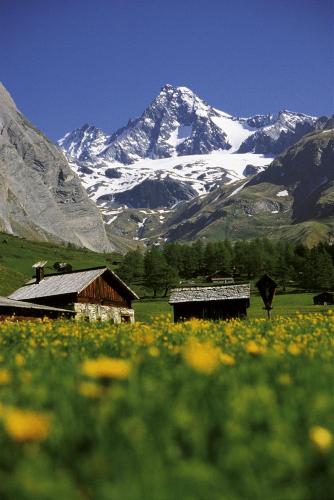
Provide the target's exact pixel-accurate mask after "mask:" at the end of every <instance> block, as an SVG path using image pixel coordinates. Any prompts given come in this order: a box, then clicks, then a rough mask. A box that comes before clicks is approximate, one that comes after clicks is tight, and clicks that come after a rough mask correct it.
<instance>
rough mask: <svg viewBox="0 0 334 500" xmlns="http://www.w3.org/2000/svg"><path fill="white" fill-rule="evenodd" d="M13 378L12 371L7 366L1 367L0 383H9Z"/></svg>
mask: <svg viewBox="0 0 334 500" xmlns="http://www.w3.org/2000/svg"><path fill="white" fill-rule="evenodd" d="M11 379H12V376H11V374H10V372H9V371H8V370H7V369H6V368H0V385H6V384H8V383H9V382H10V381H11Z"/></svg>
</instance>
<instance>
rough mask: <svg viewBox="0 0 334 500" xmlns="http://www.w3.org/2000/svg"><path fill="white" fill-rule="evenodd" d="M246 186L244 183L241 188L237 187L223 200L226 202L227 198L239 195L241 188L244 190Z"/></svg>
mask: <svg viewBox="0 0 334 500" xmlns="http://www.w3.org/2000/svg"><path fill="white" fill-rule="evenodd" d="M246 184H247V182H244V184H242V185H241V186H239V187H237V189H235V190H234V191H232V193H231V194H229V195H228V196H226V198H225V199H226V200H227V199H228V198H232V196H234V195H236V194H237V193H239V192H240V191H241V190H242V188H244V187H245V186H246Z"/></svg>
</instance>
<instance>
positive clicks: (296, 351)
mask: <svg viewBox="0 0 334 500" xmlns="http://www.w3.org/2000/svg"><path fill="white" fill-rule="evenodd" d="M288 351H289V353H290V354H292V355H293V356H298V354H299V353H300V349H299V347H298V346H297V344H290V345H289V347H288Z"/></svg>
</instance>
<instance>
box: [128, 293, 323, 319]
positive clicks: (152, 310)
mask: <svg viewBox="0 0 334 500" xmlns="http://www.w3.org/2000/svg"><path fill="white" fill-rule="evenodd" d="M314 295H315V293H287V294H284V295H283V294H282V295H276V296H275V298H274V301H273V310H272V311H271V317H272V318H275V317H278V316H295V315H296V314H297V313H303V314H308V313H310V314H312V313H315V312H316V313H319V312H326V311H327V310H328V309H330V306H314V305H313V296H314ZM133 307H134V309H135V314H136V319H137V320H138V321H143V322H145V323H150V322H151V321H152V320H153V319H154V316H156V315H158V314H164V315H165V317H166V320H167V321H172V319H173V309H172V307H171V306H170V305H169V304H168V299H166V298H165V299H163V298H161V299H144V300H141V301H137V302H134V303H133ZM247 314H248V317H249V318H250V319H252V318H266V317H267V312H266V311H265V310H264V309H263V302H262V299H261V297H260V296H259V295H258V294H256V293H255V292H253V293H252V294H251V301H250V307H249V309H248V311H247Z"/></svg>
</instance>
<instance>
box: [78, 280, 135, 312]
mask: <svg viewBox="0 0 334 500" xmlns="http://www.w3.org/2000/svg"><path fill="white" fill-rule="evenodd" d="M77 300H78V302H81V303H89V304H102V305H103V304H104V305H115V306H121V307H131V301H130V300H128V299H127V298H126V297H124V294H121V293H120V291H119V290H118V289H117V288H116V286H113V285H112V284H111V283H109V282H108V280H107V279H106V278H105V277H104V276H99V277H98V278H97V279H96V280H94V281H93V283H91V284H90V285H88V286H87V287H86V288H85V289H84V290H83V291H82V292H80V294H79V295H78V299H77Z"/></svg>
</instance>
